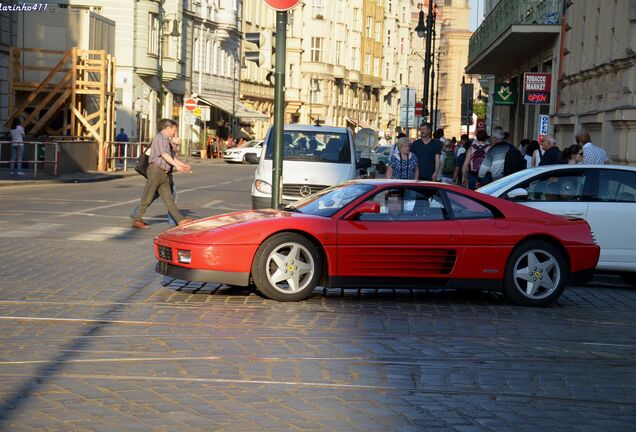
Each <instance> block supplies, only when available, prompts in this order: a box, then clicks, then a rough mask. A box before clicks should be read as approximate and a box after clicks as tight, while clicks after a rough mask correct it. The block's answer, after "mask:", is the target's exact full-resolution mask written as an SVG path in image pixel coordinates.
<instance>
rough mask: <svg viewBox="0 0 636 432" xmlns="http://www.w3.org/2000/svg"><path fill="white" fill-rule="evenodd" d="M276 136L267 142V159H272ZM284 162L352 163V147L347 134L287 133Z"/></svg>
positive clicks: (271, 135) (284, 140)
mask: <svg viewBox="0 0 636 432" xmlns="http://www.w3.org/2000/svg"><path fill="white" fill-rule="evenodd" d="M273 153H274V134H270V136H269V139H268V141H267V150H266V153H265V159H272V154H273ZM283 160H286V161H294V160H295V161H307V162H329V163H343V164H349V163H351V145H350V144H349V136H348V134H346V133H337V132H323V131H285V132H284V133H283Z"/></svg>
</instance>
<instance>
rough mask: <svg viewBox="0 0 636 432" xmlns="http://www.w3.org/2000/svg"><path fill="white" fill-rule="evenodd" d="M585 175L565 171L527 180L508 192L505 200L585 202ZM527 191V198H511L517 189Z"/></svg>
mask: <svg viewBox="0 0 636 432" xmlns="http://www.w3.org/2000/svg"><path fill="white" fill-rule="evenodd" d="M584 186H585V174H584V173H583V172H572V171H565V172H561V173H549V174H546V175H543V176H540V177H535V178H533V179H531V180H527V181H525V182H523V183H521V184H519V185H518V186H515V187H514V188H513V189H512V190H510V191H508V192H506V194H504V196H503V198H505V199H507V200H510V201H584V200H585V198H584V197H583V195H584V192H583V191H584ZM519 188H521V189H525V191H526V192H527V193H528V196H527V197H511V196H510V195H509V194H510V192H512V191H513V190H515V189H519Z"/></svg>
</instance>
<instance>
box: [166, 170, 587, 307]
mask: <svg viewBox="0 0 636 432" xmlns="http://www.w3.org/2000/svg"><path fill="white" fill-rule="evenodd" d="M155 253H156V256H157V259H158V260H159V262H158V263H157V267H156V270H157V272H159V273H161V274H163V275H168V276H171V277H174V278H177V279H183V280H189V281H200V282H218V283H224V284H228V285H240V286H247V285H250V284H251V283H252V282H253V284H254V285H256V288H257V289H258V290H259V291H260V292H261V293H262V294H263V295H265V296H267V297H269V298H272V299H275V300H279V301H297V300H304V299H306V298H308V297H309V296H311V294H312V292H313V291H314V288H315V287H316V286H319V285H320V286H328V287H340V288H360V287H391V288H395V287H410V288H452V289H480V290H498V291H502V292H503V294H504V296H505V297H506V299H508V300H509V301H511V302H514V303H517V304H522V305H536V306H540V305H547V304H550V303H552V302H554V301H555V300H556V299H558V298H559V296H560V295H561V293H562V292H563V289H564V288H565V286H566V284H567V283H568V282H569V281H572V280H577V281H583V280H585V279H589V278H590V277H591V274H592V270H593V269H594V267H595V266H596V262H597V260H598V257H599V247H598V246H597V245H596V244H595V242H594V239H593V237H592V233H591V231H590V227H589V225H588V224H587V222H585V221H584V220H582V219H576V218H569V219H567V218H564V217H561V216H555V215H552V214H548V213H544V212H542V211H539V210H534V209H532V208H528V207H526V206H523V205H520V204H516V203H513V202H509V201H504V200H501V199H499V198H494V197H490V196H487V195H484V194H480V193H476V192H473V191H470V190H468V189H464V188H460V187H456V186H451V185H445V184H441V183H431V182H418V181H403V180H353V181H350V182H347V183H343V184H341V185H338V186H334V187H331V188H329V189H325V190H323V191H321V192H320V193H318V194H315V195H312V196H310V197H308V198H306V199H304V200H301V201H298V202H296V203H294V204H293V205H289V206H287V207H284V208H283V209H281V210H252V211H244V212H238V213H230V214H224V215H220V216H213V217H209V218H206V219H201V220H198V221H195V222H193V223H190V224H187V225H184V226H181V227H176V228H173V229H170V230H168V231H165V232H163V233H162V234H160V235H159V236H158V237H156V238H155Z"/></svg>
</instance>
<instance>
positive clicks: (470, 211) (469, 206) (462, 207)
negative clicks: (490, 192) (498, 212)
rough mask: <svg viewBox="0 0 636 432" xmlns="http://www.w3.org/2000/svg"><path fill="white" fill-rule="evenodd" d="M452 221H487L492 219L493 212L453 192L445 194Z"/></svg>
mask: <svg viewBox="0 0 636 432" xmlns="http://www.w3.org/2000/svg"><path fill="white" fill-rule="evenodd" d="M446 194H447V196H448V200H449V202H450V206H451V209H452V210H453V218H454V219H487V218H494V217H495V215H494V214H493V212H492V211H491V210H490V209H489V208H488V207H486V206H485V205H483V204H482V203H480V202H478V201H475V200H474V199H472V198H469V197H467V196H465V195H461V194H458V193H455V192H447V193H446Z"/></svg>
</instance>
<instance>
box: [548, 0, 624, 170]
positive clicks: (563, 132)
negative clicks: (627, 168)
mask: <svg viewBox="0 0 636 432" xmlns="http://www.w3.org/2000/svg"><path fill="white" fill-rule="evenodd" d="M564 19H565V24H566V25H565V26H564V28H565V33H564V38H563V51H562V59H563V60H562V66H561V79H560V81H559V88H560V93H559V95H558V99H557V100H556V101H555V102H556V104H555V109H554V112H553V113H552V114H553V115H552V120H553V122H554V125H555V131H556V136H557V139H558V142H559V145H560V146H561V147H562V148H563V147H566V146H568V145H570V144H571V143H573V142H574V135H575V133H576V132H578V131H579V130H587V131H588V132H590V135H591V137H592V141H593V142H594V143H595V144H597V145H600V146H602V147H604V148H605V150H606V151H607V154H608V156H609V157H610V159H611V161H612V162H613V163H621V164H624V163H626V164H634V163H636V1H633V0H631V1H617V2H606V1H602V0H591V1H585V2H584V1H575V2H572V4H570V5H569V7H567V8H566V9H565V17H564ZM591 29H595V30H594V31H590V30H591ZM554 75H555V78H556V74H554Z"/></svg>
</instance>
